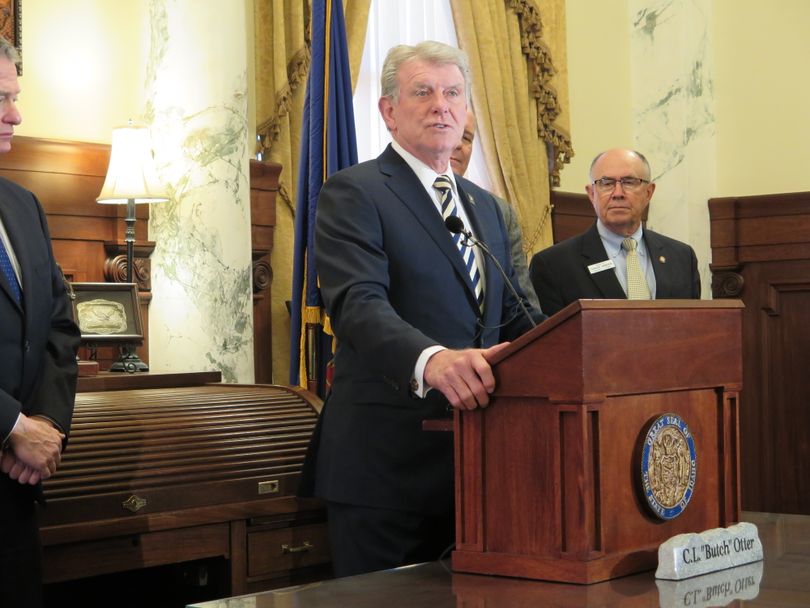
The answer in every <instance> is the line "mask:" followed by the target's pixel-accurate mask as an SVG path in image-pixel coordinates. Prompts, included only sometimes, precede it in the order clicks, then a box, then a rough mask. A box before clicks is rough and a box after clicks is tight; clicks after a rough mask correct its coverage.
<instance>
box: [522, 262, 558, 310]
mask: <svg viewBox="0 0 810 608" xmlns="http://www.w3.org/2000/svg"><path fill="white" fill-rule="evenodd" d="M529 274H530V276H531V280H532V286H533V287H534V291H535V293H536V294H537V298H538V299H539V300H540V308H541V309H542V310H543V312H544V313H546V314H547V315H553V314H554V313H556V312H558V311H560V310H562V309H563V308H565V302H564V301H563V298H562V294H561V293H560V291H559V289H558V288H557V284H556V281H555V280H554V277H553V276H552V275H551V272H550V268H549V265H548V264H547V263H546V259H545V256H544V255H543V252H539V253H535V254H534V256H533V257H532V261H531V264H530V266H529Z"/></svg>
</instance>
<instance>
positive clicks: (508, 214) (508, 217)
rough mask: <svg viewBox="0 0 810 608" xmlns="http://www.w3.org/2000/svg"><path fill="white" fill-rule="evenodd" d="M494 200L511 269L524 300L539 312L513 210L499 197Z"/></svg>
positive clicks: (538, 302) (518, 225) (521, 235)
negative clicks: (507, 243) (508, 249)
mask: <svg viewBox="0 0 810 608" xmlns="http://www.w3.org/2000/svg"><path fill="white" fill-rule="evenodd" d="M495 200H496V201H497V203H498V207H500V209H501V214H503V222H504V224H506V233H507V235H508V236H509V244H510V246H511V251H512V267H513V268H514V269H515V275H516V276H517V280H518V283H520V286H521V287H522V288H523V292H524V293H525V294H526V298H527V299H528V300H529V302H531V304H532V306H534V307H535V308H536V309H537V310H540V301H539V300H538V299H537V294H536V293H534V287H533V286H532V281H531V279H530V278H529V266H528V264H527V263H526V254H525V253H524V251H523V234H522V233H521V231H520V224H519V223H518V219H517V214H516V213H515V209H514V208H513V207H512V205H510V204H509V203H507V202H506V201H505V200H503V199H502V198H501V197H499V196H496V197H495Z"/></svg>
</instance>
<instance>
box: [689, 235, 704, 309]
mask: <svg viewBox="0 0 810 608" xmlns="http://www.w3.org/2000/svg"><path fill="white" fill-rule="evenodd" d="M689 253H690V254H691V259H692V262H691V271H692V274H691V277H692V298H693V299H695V300H699V299H700V293H701V288H700V272H698V262H697V256H696V255H695V250H694V249H693V248H692V247H689Z"/></svg>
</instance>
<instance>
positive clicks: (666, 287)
mask: <svg viewBox="0 0 810 608" xmlns="http://www.w3.org/2000/svg"><path fill="white" fill-rule="evenodd" d="M644 244H645V245H646V246H647V253H648V254H649V256H650V262H651V263H652V267H653V273H654V274H655V299H656V300H658V299H660V298H667V297H669V296H670V295H671V293H672V284H671V283H670V281H669V272H668V270H669V268H668V267H667V256H666V251H665V249H664V243H663V241H662V240H661V239H660V238H658V235H657V234H656V233H655V232H652V231H651V230H644Z"/></svg>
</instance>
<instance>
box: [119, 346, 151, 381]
mask: <svg viewBox="0 0 810 608" xmlns="http://www.w3.org/2000/svg"><path fill="white" fill-rule="evenodd" d="M110 371H111V372H127V373H128V374H134V373H135V372H148V371H149V366H148V365H147V364H146V363H144V362H143V361H141V358H140V357H139V356H138V355H137V354H136V353H135V349H134V348H133V346H132V345H131V344H127V345H126V346H122V347H121V356H120V357H118V361H116V362H115V363H113V364H112V366H111V367H110Z"/></svg>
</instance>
